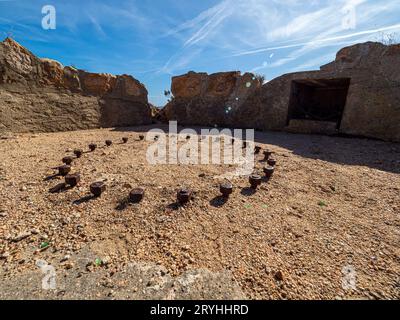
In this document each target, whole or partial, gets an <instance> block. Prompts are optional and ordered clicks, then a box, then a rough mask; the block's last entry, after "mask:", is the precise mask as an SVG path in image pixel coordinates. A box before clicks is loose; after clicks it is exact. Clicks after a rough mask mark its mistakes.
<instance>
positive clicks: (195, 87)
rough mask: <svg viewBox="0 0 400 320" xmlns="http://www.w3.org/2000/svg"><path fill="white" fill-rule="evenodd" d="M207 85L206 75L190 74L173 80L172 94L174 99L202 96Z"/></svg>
mask: <svg viewBox="0 0 400 320" xmlns="http://www.w3.org/2000/svg"><path fill="white" fill-rule="evenodd" d="M206 83H207V74H206V73H195V72H189V73H187V74H185V75H182V76H178V77H173V78H172V85H171V92H172V95H173V96H174V97H180V98H191V97H196V96H200V95H201V94H202V93H203V92H204V88H205V84H206Z"/></svg>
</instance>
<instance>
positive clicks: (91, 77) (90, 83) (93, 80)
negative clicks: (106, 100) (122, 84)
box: [79, 71, 116, 96]
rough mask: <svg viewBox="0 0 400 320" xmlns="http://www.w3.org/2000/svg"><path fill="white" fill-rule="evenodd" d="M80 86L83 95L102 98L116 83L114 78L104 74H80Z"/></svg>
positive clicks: (82, 72)
mask: <svg viewBox="0 0 400 320" xmlns="http://www.w3.org/2000/svg"><path fill="white" fill-rule="evenodd" d="M79 76H80V79H81V86H82V89H83V91H84V92H85V93H87V94H90V95H94V96H103V95H105V94H106V93H108V92H110V91H111V90H112V89H113V88H114V86H115V83H116V77H115V76H113V75H111V74H105V73H89V72H84V71H81V72H80V75H79Z"/></svg>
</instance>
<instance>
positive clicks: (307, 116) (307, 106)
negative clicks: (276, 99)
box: [287, 78, 351, 129]
mask: <svg viewBox="0 0 400 320" xmlns="http://www.w3.org/2000/svg"><path fill="white" fill-rule="evenodd" d="M350 80H351V79H350V78H341V79H305V80H294V81H292V88H291V95H290V102H289V112H288V119H287V124H289V122H290V120H292V119H296V120H312V121H326V122H335V123H336V128H337V129H339V128H340V123H341V121H342V116H343V111H344V107H345V105H346V100H347V93H348V91H349V86H350Z"/></svg>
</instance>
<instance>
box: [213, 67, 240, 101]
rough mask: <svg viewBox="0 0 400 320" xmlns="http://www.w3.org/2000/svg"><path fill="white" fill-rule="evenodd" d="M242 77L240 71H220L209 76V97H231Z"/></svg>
mask: <svg viewBox="0 0 400 320" xmlns="http://www.w3.org/2000/svg"><path fill="white" fill-rule="evenodd" d="M239 78H240V72H235V71H234V72H220V73H214V74H211V75H210V76H209V77H208V83H207V91H206V96H207V97H229V96H230V95H231V94H232V92H233V89H234V88H235V86H236V81H237V80H238V79H239Z"/></svg>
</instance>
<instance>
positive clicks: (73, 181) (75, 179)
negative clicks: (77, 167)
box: [65, 173, 81, 187]
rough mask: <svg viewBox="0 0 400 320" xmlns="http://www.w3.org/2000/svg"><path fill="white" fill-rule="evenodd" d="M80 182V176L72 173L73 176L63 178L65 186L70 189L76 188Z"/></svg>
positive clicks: (68, 175)
mask: <svg viewBox="0 0 400 320" xmlns="http://www.w3.org/2000/svg"><path fill="white" fill-rule="evenodd" d="M79 181H81V176H80V174H79V173H74V174H67V175H66V176H65V184H66V185H68V186H71V187H76V186H77V185H78V183H79Z"/></svg>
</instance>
